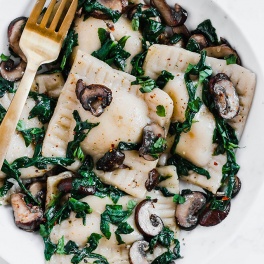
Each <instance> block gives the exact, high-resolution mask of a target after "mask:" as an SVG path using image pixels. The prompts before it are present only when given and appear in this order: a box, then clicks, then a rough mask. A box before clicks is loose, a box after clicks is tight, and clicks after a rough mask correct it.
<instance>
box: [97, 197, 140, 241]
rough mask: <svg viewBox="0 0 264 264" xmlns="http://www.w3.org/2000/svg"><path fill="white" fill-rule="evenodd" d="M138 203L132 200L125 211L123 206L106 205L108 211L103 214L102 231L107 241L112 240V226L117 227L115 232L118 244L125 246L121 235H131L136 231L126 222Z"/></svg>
mask: <svg viewBox="0 0 264 264" xmlns="http://www.w3.org/2000/svg"><path fill="white" fill-rule="evenodd" d="M135 206H136V202H135V201H133V200H130V201H129V203H128V205H127V210H123V206H122V205H106V210H105V211H104V212H103V213H102V214H101V223H100V230H101V232H102V233H103V234H104V236H105V237H106V238H107V239H110V237H111V232H110V224H113V225H116V226H117V230H116V231H115V235H116V239H117V241H118V244H123V243H124V242H123V240H122V238H121V236H120V234H130V233H132V232H133V231H134V229H133V228H132V227H131V226H130V225H129V224H128V223H127V222H126V219H127V218H128V217H129V216H130V215H131V214H132V212H133V209H134V208H135Z"/></svg>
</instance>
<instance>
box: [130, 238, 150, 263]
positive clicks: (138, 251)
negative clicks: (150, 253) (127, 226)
mask: <svg viewBox="0 0 264 264" xmlns="http://www.w3.org/2000/svg"><path fill="white" fill-rule="evenodd" d="M148 249H149V243H148V242H147V241H145V240H139V241H136V242H134V243H133V244H132V246H131V247H130V249H129V262H130V264H149V262H148V261H147V256H146V251H147V250H148Z"/></svg>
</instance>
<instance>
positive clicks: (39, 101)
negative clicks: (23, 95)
mask: <svg viewBox="0 0 264 264" xmlns="http://www.w3.org/2000/svg"><path fill="white" fill-rule="evenodd" d="M29 96H30V97H31V98H33V99H34V100H35V101H36V105H35V106H34V107H33V108H32V109H31V111H30V112H29V117H28V118H29V119H31V118H33V117H38V119H39V121H40V122H41V123H42V124H46V123H48V122H49V121H50V119H51V117H52V115H53V112H54V109H55V106H56V103H57V101H56V100H55V99H53V98H51V97H49V96H47V95H45V94H38V93H35V92H30V93H29Z"/></svg>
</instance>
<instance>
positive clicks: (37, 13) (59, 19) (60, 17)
mask: <svg viewBox="0 0 264 264" xmlns="http://www.w3.org/2000/svg"><path fill="white" fill-rule="evenodd" d="M46 1H47V0H37V2H36V4H35V6H34V8H33V10H32V12H31V15H30V17H29V19H28V24H30V25H31V26H33V25H37V26H39V27H40V28H43V29H49V30H51V31H56V32H58V33H59V34H62V35H64V34H66V33H67V31H68V29H69V27H70V24H71V22H72V19H73V16H74V15H75V11H76V9H77V5H78V0H59V1H58V2H57V0H51V1H50V4H49V6H48V7H47V9H46V10H45V9H44V6H45V3H46ZM42 14H43V17H42ZM65 31H66V33H65Z"/></svg>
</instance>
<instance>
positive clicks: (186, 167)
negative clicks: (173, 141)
mask: <svg viewBox="0 0 264 264" xmlns="http://www.w3.org/2000/svg"><path fill="white" fill-rule="evenodd" d="M167 164H168V165H174V166H175V167H176V169H177V173H178V175H179V176H188V175H189V171H190V170H192V171H194V172H196V173H198V174H200V175H204V176H205V177H206V178H207V179H210V178H211V177H210V174H209V172H208V171H207V170H205V169H203V168H200V167H198V166H196V165H194V164H192V163H191V162H190V161H188V160H186V159H184V158H183V157H181V156H180V155H178V154H174V155H173V156H172V157H170V158H169V159H168V162H167Z"/></svg>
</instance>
